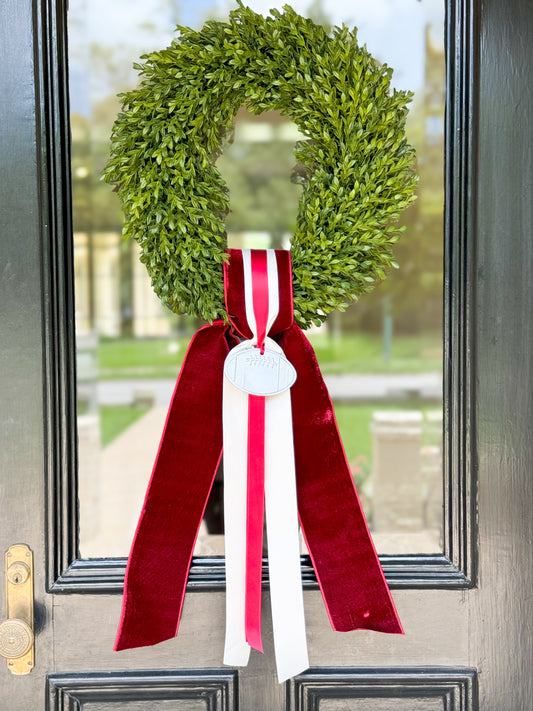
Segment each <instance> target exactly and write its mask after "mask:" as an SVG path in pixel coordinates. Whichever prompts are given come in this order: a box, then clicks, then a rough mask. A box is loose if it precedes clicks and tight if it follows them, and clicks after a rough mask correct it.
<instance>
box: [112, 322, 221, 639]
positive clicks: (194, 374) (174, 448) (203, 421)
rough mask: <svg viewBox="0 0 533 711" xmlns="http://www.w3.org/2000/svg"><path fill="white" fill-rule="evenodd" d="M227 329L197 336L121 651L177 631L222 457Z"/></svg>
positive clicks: (163, 448) (139, 558)
mask: <svg viewBox="0 0 533 711" xmlns="http://www.w3.org/2000/svg"><path fill="white" fill-rule="evenodd" d="M227 330H228V329H227V326H225V325H224V324H222V323H221V322H216V323H215V324H213V325H212V326H206V327H204V328H202V329H200V330H199V331H198V332H197V333H196V334H195V336H194V337H193V339H192V341H191V344H190V346H189V349H188V351H187V354H186V356H185V360H184V362H183V365H182V368H181V371H180V374H179V377H178V381H177V383H176V388H175V390H174V395H173V396H172V401H171V404H170V408H169V411H168V415H167V420H166V423H165V428H164V430H163V435H162V438H161V442H160V445H159V451H158V454H157V457H156V461H155V464H154V468H153V471H152V477H151V479H150V483H149V485H148V490H147V493H146V498H145V501H144V505H143V509H142V512H141V516H140V520H139V523H138V526H137V531H136V533H135V537H134V540H133V545H132V549H131V553H130V556H129V559H128V565H127V568H126V577H125V581H124V597H123V604H122V616H121V620H120V625H119V630H118V634H117V639H116V643H115V651H118V650H121V649H129V648H132V647H141V646H145V645H152V644H157V643H158V642H162V641H163V640H165V639H170V638H171V637H175V636H176V634H177V631H178V626H179V621H180V617H181V610H182V606H183V599H184V595H185V588H186V585H187V577H188V573H189V567H190V563H191V559H192V554H193V550H194V545H195V543H196V538H197V536H198V530H199V527H200V523H201V521H202V518H203V514H204V510H205V507H206V504H207V499H208V497H209V493H210V491H211V487H212V484H213V479H214V476H215V473H216V470H217V467H218V463H219V461H220V457H221V454H222V422H221V418H220V413H221V410H222V379H223V366H224V359H225V358H226V355H227V354H228V352H229V346H228V342H227V340H226V337H227V335H226V334H227Z"/></svg>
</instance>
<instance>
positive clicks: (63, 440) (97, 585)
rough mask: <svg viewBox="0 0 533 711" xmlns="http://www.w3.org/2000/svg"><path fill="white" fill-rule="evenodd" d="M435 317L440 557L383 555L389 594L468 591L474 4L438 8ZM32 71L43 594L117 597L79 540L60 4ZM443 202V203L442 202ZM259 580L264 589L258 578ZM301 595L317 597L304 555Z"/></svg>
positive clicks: (212, 567)
mask: <svg viewBox="0 0 533 711" xmlns="http://www.w3.org/2000/svg"><path fill="white" fill-rule="evenodd" d="M447 4H448V8H447V24H446V48H447V58H448V61H447V66H448V68H447V116H446V126H447V130H446V136H447V137H446V146H445V150H446V188H447V195H448V199H447V204H446V219H445V242H446V261H445V265H444V268H445V294H444V297H445V318H444V331H445V332H444V393H445V407H444V415H445V417H444V428H445V434H444V513H443V515H444V526H443V530H444V546H443V548H444V550H443V553H442V554H435V555H383V556H381V562H382V565H383V568H384V571H385V575H386V577H387V580H388V582H389V583H390V585H391V587H393V588H435V587H437V588H468V587H472V586H474V585H475V575H476V564H475V560H476V555H475V536H476V531H475V499H476V496H475V491H476V482H475V452H474V444H473V442H474V438H473V437H472V434H471V432H472V427H473V426H474V421H473V406H472V402H473V397H474V392H473V387H474V382H475V378H474V376H473V373H472V370H471V369H472V359H471V358H470V357H469V356H470V354H471V352H472V349H473V347H474V344H473V335H472V333H473V332H472V314H473V308H472V303H473V284H474V279H473V278H472V275H473V271H472V270H473V259H472V256H473V254H474V246H473V235H474V232H473V229H474V216H473V214H472V211H471V210H470V209H469V208H468V205H469V204H471V202H469V201H471V197H472V193H473V180H474V162H473V155H474V154H475V125H476V94H475V89H474V87H475V76H476V62H477V48H476V41H475V37H476V29H475V24H476V6H477V3H476V2H475V0H448V3H447ZM33 5H34V13H35V18H36V30H35V31H36V42H35V46H36V52H37V58H38V65H39V79H40V82H39V96H38V105H37V109H38V112H39V122H38V126H39V133H40V135H39V139H40V148H41V161H42V170H41V188H42V189H41V205H40V210H41V216H42V218H41V222H42V225H43V260H42V265H43V266H42V270H43V274H42V278H43V281H44V283H45V284H46V288H45V294H46V298H45V302H44V304H43V309H44V326H43V330H44V334H43V336H44V370H45V383H46V385H45V399H46V418H45V420H46V433H45V435H46V453H47V476H48V480H47V483H48V485H47V515H48V589H49V591H50V592H53V593H71V592H76V593H92V592H105V593H107V592H109V593H112V592H120V591H121V590H122V587H123V581H124V572H125V565H126V559H124V558H112V559H103V560H82V559H80V557H79V551H78V539H77V524H76V522H77V520H78V499H77V473H76V378H75V370H76V369H75V334H74V291H73V282H74V277H73V259H72V250H73V247H72V225H71V213H70V194H71V191H70V179H69V176H70V148H69V133H68V91H67V89H68V83H67V33H66V5H67V3H66V2H65V0H48V1H47V2H43V3H41V2H38V0H34V3H33ZM451 196H453V199H452V197H451ZM263 570H264V573H263V575H264V582H265V584H268V568H267V566H266V565H264V567H263ZM302 572H303V579H304V584H305V586H306V587H307V588H316V587H317V582H316V577H315V574H314V570H313V568H312V565H311V563H310V559H309V557H308V556H303V557H302ZM224 586H225V571H224V560H223V558H194V559H193V565H192V567H191V573H190V577H189V583H188V588H189V589H192V590H215V589H219V588H221V587H224Z"/></svg>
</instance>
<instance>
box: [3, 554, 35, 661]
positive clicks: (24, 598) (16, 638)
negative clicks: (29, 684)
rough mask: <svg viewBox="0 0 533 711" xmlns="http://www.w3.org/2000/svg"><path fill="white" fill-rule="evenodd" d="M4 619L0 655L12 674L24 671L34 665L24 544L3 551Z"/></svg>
mask: <svg viewBox="0 0 533 711" xmlns="http://www.w3.org/2000/svg"><path fill="white" fill-rule="evenodd" d="M5 575H6V618H7V619H6V620H5V621H4V622H2V623H1V624H0V655H1V656H2V657H5V658H6V659H7V668H8V669H9V671H10V672H11V673H12V674H28V673H29V672H30V671H31V670H32V669H33V665H34V654H33V642H34V627H33V554H32V552H31V550H30V549H29V548H28V546H25V545H22V544H20V545H16V546H11V548H9V550H8V551H7V553H6V561H5Z"/></svg>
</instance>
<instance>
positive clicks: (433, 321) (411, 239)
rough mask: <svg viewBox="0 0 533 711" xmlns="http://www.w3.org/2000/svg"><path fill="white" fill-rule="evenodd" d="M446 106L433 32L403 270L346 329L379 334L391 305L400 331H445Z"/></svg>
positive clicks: (417, 116) (411, 133)
mask: <svg viewBox="0 0 533 711" xmlns="http://www.w3.org/2000/svg"><path fill="white" fill-rule="evenodd" d="M444 102H445V65H444V53H443V51H441V50H439V49H436V48H435V47H434V46H433V45H432V43H431V37H430V33H429V31H428V32H427V33H426V65H425V86H424V87H423V89H421V90H420V91H418V92H415V98H414V101H413V104H412V107H411V110H410V113H409V118H408V123H407V133H408V138H409V140H410V142H411V143H412V144H413V145H414V146H415V148H416V150H417V154H418V164H417V170H418V173H419V175H420V183H419V186H418V190H417V194H418V200H417V201H416V202H415V203H414V205H412V206H411V207H410V208H409V209H408V210H407V211H406V212H405V213H404V215H403V216H402V224H403V225H404V226H405V232H404V234H403V235H402V237H401V239H400V240H399V241H398V243H397V244H396V245H395V248H394V254H395V257H396V261H397V262H398V265H399V269H398V270H394V271H393V272H392V273H391V274H390V275H389V278H388V279H387V280H386V281H385V282H383V283H382V284H379V285H378V286H377V287H376V289H375V291H373V292H371V293H370V294H365V296H364V297H363V298H362V299H361V301H360V302H358V303H357V304H355V305H354V306H352V307H351V308H350V309H348V311H347V312H346V314H343V316H342V321H343V323H344V324H345V325H346V326H348V325H350V326H356V327H359V328H364V329H368V330H376V331H379V330H380V329H381V327H382V310H383V306H384V302H385V303H386V304H388V305H390V309H391V313H392V316H393V318H394V327H395V331H398V332H403V333H414V332H417V331H420V330H436V331H437V330H440V328H441V322H442V266H443V264H442V262H443V201H444V187H443V186H444Z"/></svg>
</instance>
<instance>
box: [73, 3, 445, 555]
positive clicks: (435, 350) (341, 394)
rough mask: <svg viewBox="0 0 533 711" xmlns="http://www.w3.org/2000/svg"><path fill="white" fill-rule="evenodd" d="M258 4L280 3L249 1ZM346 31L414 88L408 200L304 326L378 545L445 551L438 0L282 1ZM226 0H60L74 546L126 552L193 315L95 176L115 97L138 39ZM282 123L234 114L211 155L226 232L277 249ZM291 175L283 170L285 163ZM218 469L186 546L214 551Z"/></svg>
mask: <svg viewBox="0 0 533 711" xmlns="http://www.w3.org/2000/svg"><path fill="white" fill-rule="evenodd" d="M247 4H248V5H249V6H250V7H252V9H254V10H256V11H260V12H263V13H266V12H268V10H269V8H270V7H273V6H279V7H281V6H282V5H283V3H282V2H281V3H273V2H271V1H270V0H269V1H267V0H265V1H264V2H263V1H260V0H255V1H253V2H248V3H247ZM291 4H292V6H293V7H294V8H295V9H296V10H297V11H299V12H301V13H302V14H306V15H308V16H311V17H313V19H315V20H316V21H319V22H323V23H325V24H327V25H332V24H340V23H342V22H344V23H346V24H347V25H350V26H353V25H356V26H357V27H358V28H359V34H358V37H359V41H360V42H361V43H366V44H367V46H368V49H369V50H370V51H371V52H372V53H373V54H374V56H376V57H377V58H378V59H380V60H382V61H386V62H387V63H389V64H390V65H391V66H392V67H394V70H395V72H394V78H393V83H394V85H395V86H396V87H397V88H401V89H410V90H413V91H414V92H415V97H414V100H413V103H412V105H411V111H410V115H409V119H408V136H409V139H410V141H411V143H413V145H414V146H415V147H416V149H417V160H418V166H417V168H418V172H419V173H420V185H419V189H418V200H417V202H416V203H415V204H414V205H413V206H412V207H411V208H409V210H408V211H407V212H406V213H405V215H404V217H403V224H404V225H405V226H406V231H405V233H404V235H403V236H402V238H401V239H400V241H399V242H398V244H397V246H396V250H395V253H396V259H397V261H398V263H399V266H400V268H399V269H398V270H394V273H393V274H390V275H389V278H388V279H387V280H386V281H385V282H384V283H383V284H380V285H378V286H377V287H376V289H375V290H374V292H372V293H371V294H368V295H364V296H363V297H362V298H361V299H360V301H359V302H357V303H356V304H354V305H352V306H351V307H350V308H349V309H348V310H347V311H346V312H345V313H343V314H340V313H335V314H332V315H331V316H330V318H329V319H328V321H327V323H326V324H325V325H324V326H322V327H321V328H319V329H312V330H311V331H310V334H309V336H310V339H311V341H312V343H313V345H314V347H315V349H316V352H317V355H318V358H319V361H320V364H321V368H322V372H323V374H324V376H325V378H326V382H327V384H328V387H329V390H330V393H331V395H332V398H333V400H334V403H335V411H336V415H337V420H338V423H339V427H340V430H341V434H342V437H343V441H344V444H345V448H346V453H347V457H348V462H349V465H350V467H351V470H352V473H353V476H354V478H355V481H356V483H357V486H358V489H359V492H360V494H361V497H362V499H363V503H364V507H365V511H366V513H367V517H368V519H369V523H370V527H371V531H372V534H373V537H374V540H375V542H376V545H377V548H378V551H379V552H380V553H436V552H438V551H441V550H442V543H441V526H442V452H441V442H442V386H441V381H442V263H443V255H442V245H443V236H442V225H443V201H444V195H443V170H444V168H443V163H444V154H443V138H444V103H445V66H444V46H443V34H444V3H443V2H442V0H423V1H422V2H419V1H418V0H379V2H373V3H369V2H366V0H353V1H352V2H350V3H346V2H343V0H337V1H335V0H303V1H302V2H298V1H296V0H294V1H293V2H292V3H291ZM233 6H234V3H233V2H223V1H219V2H216V1H215V0H202V1H201V2H200V1H197V2H194V3H193V2H189V3H178V2H175V1H173V0H143V1H142V2H140V1H135V2H132V1H131V0H129V1H128V2H126V0H115V2H113V3H109V2H108V0H70V9H69V53H70V103H71V131H72V181H73V211H74V260H75V277H76V328H77V344H78V378H79V382H78V401H79V412H78V433H79V474H80V476H79V479H80V484H79V487H80V488H79V495H80V509H81V520H80V536H81V542H80V548H81V553H82V555H83V556H84V557H102V556H121V555H124V556H125V555H127V554H128V552H129V547H130V544H131V540H132V536H133V532H134V529H135V525H136V522H137V518H138V515H139V512H140V509H141V506H142V501H143V497H144V493H145V490H146V486H147V483H148V480H149V477H150V473H151V469H152V465H153V461H154V458H155V454H156V451H157V447H158V444H159V438H160V435H161V432H162V429H163V424H164V421H165V415H166V408H167V406H168V402H169V400H170V396H171V394H172V390H173V386H174V383H175V379H176V377H177V373H178V371H179V366H180V364H181V360H182V358H183V355H184V353H185V351H186V347H187V343H188V341H189V339H190V337H191V335H192V334H193V333H194V331H195V330H196V328H197V327H198V326H199V325H200V324H199V323H198V322H196V320H195V319H193V318H190V317H187V316H176V315H175V314H172V313H170V312H169V311H168V310H167V309H165V308H164V307H163V306H162V305H161V304H160V302H159V301H158V299H157V298H156V297H155V295H154V294H153V292H152V289H151V285H150V279H149V277H148V275H147V273H146V270H145V268H144V266H143V265H142V264H141V263H140V262H139V259H138V248H137V245H136V244H134V243H125V242H124V241H123V240H122V237H121V226H122V215H121V210H120V205H119V202H118V198H117V196H116V193H115V192H114V191H113V189H112V188H111V187H110V186H109V185H107V184H105V183H103V182H102V181H101V180H100V175H101V172H102V169H103V166H104V165H105V163H106V161H107V158H108V150H109V137H110V133H111V127H112V124H113V121H114V119H115V117H116V114H117V113H118V111H119V101H118V99H117V98H116V94H117V93H119V92H121V91H125V90H128V89H129V88H132V87H133V86H135V85H136V83H137V73H136V71H135V70H134V69H133V68H132V64H133V62H134V61H138V58H139V56H140V55H141V54H143V53H145V52H147V51H151V50H153V49H158V48H161V47H164V46H166V45H168V44H169V43H170V41H171V40H172V38H173V36H174V33H173V28H174V27H175V25H176V24H178V23H179V24H185V25H190V26H193V27H197V28H199V27H200V26H201V25H202V24H203V22H204V21H205V20H206V19H208V18H209V17H216V18H225V17H226V16H227V12H228V10H229V9H231V8H232V7H233ZM299 138H301V136H299V134H298V131H297V129H296V127H295V126H294V124H292V123H291V122H290V121H288V120H287V119H286V118H284V117H282V116H280V115H278V114H276V113H274V112H268V113H265V114H262V115H260V116H252V115H251V114H249V113H248V112H247V111H246V110H245V109H241V110H240V111H239V114H238V118H237V122H236V126H235V135H234V140H233V143H232V144H231V145H229V146H227V148H226V149H225V152H224V154H223V155H222V156H221V157H220V158H219V160H218V166H219V168H220V170H221V172H222V174H223V176H224V178H225V179H226V181H227V183H228V185H229V188H230V192H231V209H232V211H231V213H230V215H229V216H228V220H227V228H228V241H229V244H230V246H234V247H243V246H246V247H261V248H262V247H270V246H274V247H285V248H288V247H289V245H290V235H291V233H292V231H293V229H294V223H295V220H296V214H297V203H298V199H299V196H300V187H299V185H298V184H297V181H294V180H293V181H291V174H293V172H294V169H295V166H294V163H295V161H294V156H293V154H292V148H293V144H294V142H295V141H296V140H298V139H299ZM293 178H294V176H293ZM222 478H223V475H222V472H219V474H218V475H217V477H216V481H215V486H214V489H213V493H212V496H211V501H210V504H209V507H208V510H207V512H206V518H205V520H204V523H203V524H202V530H201V533H200V537H199V540H198V545H197V550H196V552H197V554H199V555H214V554H223V552H224V547H223V546H224V543H223V535H222V534H223V520H222Z"/></svg>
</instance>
